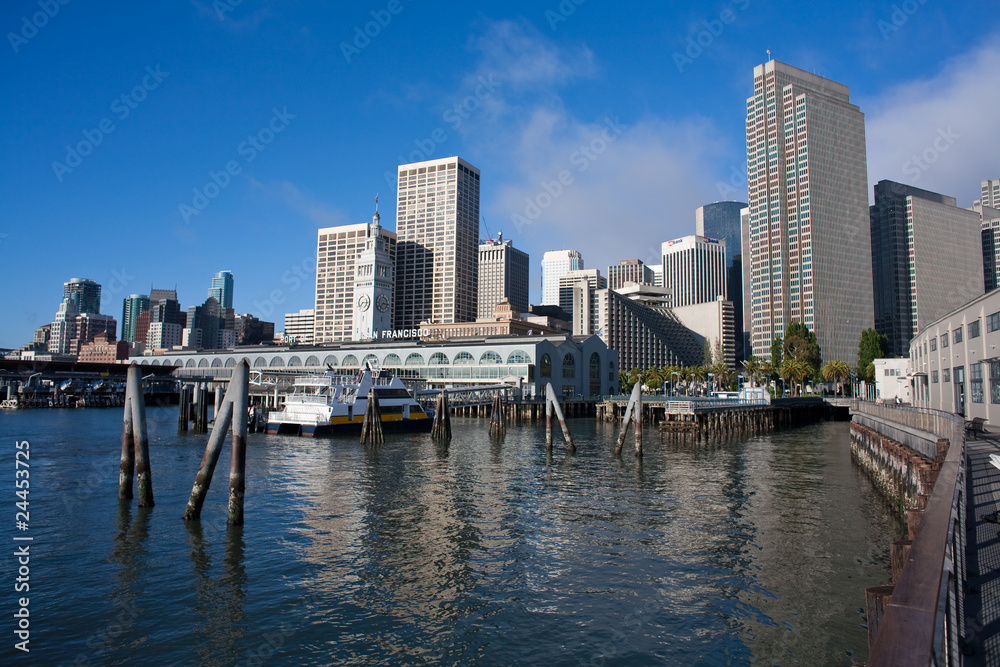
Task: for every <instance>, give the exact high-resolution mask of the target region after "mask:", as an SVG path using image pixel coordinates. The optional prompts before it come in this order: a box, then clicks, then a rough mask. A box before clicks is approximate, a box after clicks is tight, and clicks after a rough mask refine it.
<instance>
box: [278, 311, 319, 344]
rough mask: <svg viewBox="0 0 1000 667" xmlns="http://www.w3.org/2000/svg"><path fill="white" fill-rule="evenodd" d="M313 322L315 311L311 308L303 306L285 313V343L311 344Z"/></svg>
mask: <svg viewBox="0 0 1000 667" xmlns="http://www.w3.org/2000/svg"><path fill="white" fill-rule="evenodd" d="M315 322H316V311H315V310H314V309H312V308H303V309H301V310H299V311H298V312H297V313H285V332H284V336H283V337H282V338H283V340H284V341H285V342H286V343H300V344H303V345H310V344H312V343H313V330H314V329H315Z"/></svg>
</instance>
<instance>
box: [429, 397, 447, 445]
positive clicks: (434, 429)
mask: <svg viewBox="0 0 1000 667" xmlns="http://www.w3.org/2000/svg"><path fill="white" fill-rule="evenodd" d="M431 438H433V439H434V440H451V413H450V412H449V411H448V393H447V392H446V391H445V390H444V389H442V390H441V393H440V394H438V399H437V405H436V406H435V407H434V423H433V424H432V425H431Z"/></svg>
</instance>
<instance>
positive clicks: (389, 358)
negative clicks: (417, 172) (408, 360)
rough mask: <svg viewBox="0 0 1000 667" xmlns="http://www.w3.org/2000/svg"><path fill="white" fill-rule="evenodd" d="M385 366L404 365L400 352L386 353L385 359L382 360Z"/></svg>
mask: <svg viewBox="0 0 1000 667" xmlns="http://www.w3.org/2000/svg"><path fill="white" fill-rule="evenodd" d="M382 365H383V366H402V365H403V361H402V360H401V359H400V358H399V355H398V354H392V353H391V352H390V353H389V354H387V355H385V359H383V360H382Z"/></svg>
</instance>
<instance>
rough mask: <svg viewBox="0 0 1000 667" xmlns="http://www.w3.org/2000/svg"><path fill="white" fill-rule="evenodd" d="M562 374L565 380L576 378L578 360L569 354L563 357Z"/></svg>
mask: <svg viewBox="0 0 1000 667" xmlns="http://www.w3.org/2000/svg"><path fill="white" fill-rule="evenodd" d="M562 374H563V377H564V378H575V377H576V359H574V358H573V355H572V354H567V355H566V356H565V357H563V369H562Z"/></svg>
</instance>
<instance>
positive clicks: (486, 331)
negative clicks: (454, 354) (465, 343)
mask: <svg viewBox="0 0 1000 667" xmlns="http://www.w3.org/2000/svg"><path fill="white" fill-rule="evenodd" d="M539 319H540V318H536V319H534V320H530V319H528V318H522V317H521V313H520V312H519V311H517V309H515V308H514V307H513V305H511V303H510V302H509V301H507V300H506V299H504V300H503V301H501V302H500V303H498V304H497V307H496V309H494V311H493V314H492V316H491V317H481V318H479V319H477V320H476V321H475V322H456V323H452V324H424V325H421V327H420V331H421V338H422V339H423V340H425V341H431V340H453V339H457V338H486V337H495V336H503V337H509V336H548V335H551V334H558V333H560V331H562V329H556V328H555V327H550V326H547V325H546V324H545V323H544V322H542V321H539Z"/></svg>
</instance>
